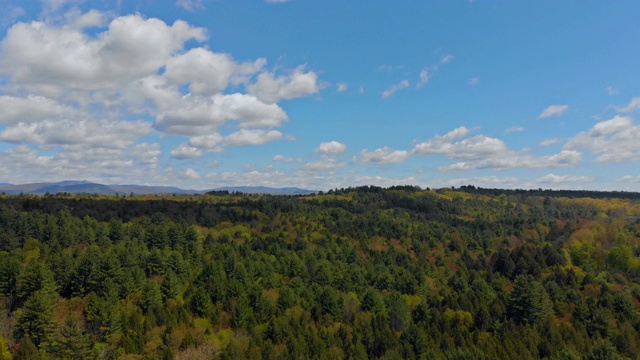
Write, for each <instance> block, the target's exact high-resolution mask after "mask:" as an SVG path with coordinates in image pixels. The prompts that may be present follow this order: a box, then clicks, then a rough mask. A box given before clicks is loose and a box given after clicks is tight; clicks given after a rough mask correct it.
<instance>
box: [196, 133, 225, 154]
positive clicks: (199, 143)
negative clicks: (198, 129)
mask: <svg viewBox="0 0 640 360" xmlns="http://www.w3.org/2000/svg"><path fill="white" fill-rule="evenodd" d="M223 143H224V137H223V136H222V135H220V134H219V133H213V134H208V135H197V136H191V137H190V138H189V144H190V145H192V146H195V147H198V148H203V149H209V150H213V151H218V150H221V148H220V146H221V145H222V144H223Z"/></svg>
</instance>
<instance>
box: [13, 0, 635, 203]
mask: <svg viewBox="0 0 640 360" xmlns="http://www.w3.org/2000/svg"><path fill="white" fill-rule="evenodd" d="M0 8H2V9H4V10H3V12H2V14H0V183H12V184H21V183H29V182H40V181H62V180H69V179H73V180H88V181H94V182H99V183H104V184H140V185H171V186H179V187H182V188H189V189H212V188H217V187H223V186H272V187H301V188H306V189H313V190H328V189H333V188H342V187H349V186H360V185H377V186H384V187H387V186H392V185H418V186H420V187H423V188H426V187H430V188H440V187H449V186H456V187H457V186H461V185H475V186H481V187H494V188H523V189H527V188H543V189H588V190H624V191H640V166H639V165H640V26H639V25H638V18H640V2H638V1H624V0H620V1H560V0H542V1H527V0H519V1H506V0H505V1H502V0H495V1H489V0H474V1H469V0H464V1H463V0H459V1H458V0H448V1H444V0H436V1H409V0H399V1H382V0H367V1H364V0H354V1H344V0H323V1H315V0H289V1H287V0H270V1H264V0H242V1H238V0H177V1H176V0H153V1H152V0H139V1H130V0H127V1H115V0H114V1H108V0H95V1H90V0H86V1H82V0H24V1H8V0H0Z"/></svg>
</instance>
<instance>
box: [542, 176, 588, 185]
mask: <svg viewBox="0 0 640 360" xmlns="http://www.w3.org/2000/svg"><path fill="white" fill-rule="evenodd" d="M536 181H537V182H539V183H542V184H566V183H571V182H581V183H584V182H591V181H593V178H592V177H589V176H573V175H556V174H547V175H545V176H543V177H541V178H539V179H537V180H536Z"/></svg>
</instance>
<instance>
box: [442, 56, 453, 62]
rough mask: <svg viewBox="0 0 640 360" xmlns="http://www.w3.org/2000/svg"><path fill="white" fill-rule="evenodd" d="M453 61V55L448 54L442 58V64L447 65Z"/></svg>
mask: <svg viewBox="0 0 640 360" xmlns="http://www.w3.org/2000/svg"><path fill="white" fill-rule="evenodd" d="M451 60H453V55H451V54H446V55H444V56H442V58H440V64H447V63H449V62H450V61H451Z"/></svg>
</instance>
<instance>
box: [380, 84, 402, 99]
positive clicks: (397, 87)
mask: <svg viewBox="0 0 640 360" xmlns="http://www.w3.org/2000/svg"><path fill="white" fill-rule="evenodd" d="M408 86H409V80H402V81H400V82H399V83H397V84H395V85H393V86H391V87H390V88H388V89H387V90H385V91H383V92H382V98H383V99H386V98H388V97H389V96H391V95H393V94H395V93H396V92H397V91H398V90H401V89H404V88H406V87H408Z"/></svg>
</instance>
